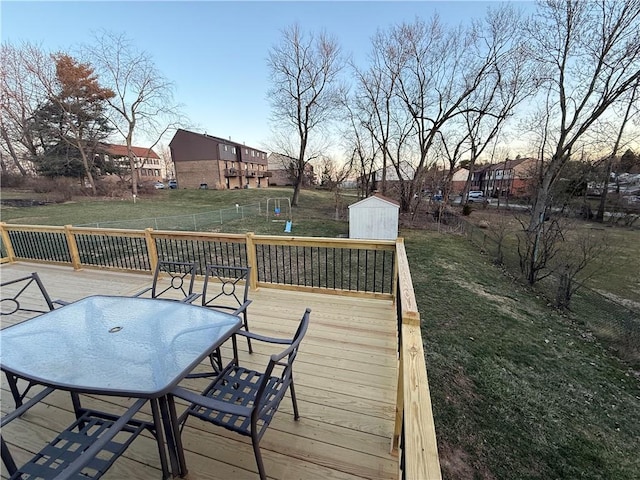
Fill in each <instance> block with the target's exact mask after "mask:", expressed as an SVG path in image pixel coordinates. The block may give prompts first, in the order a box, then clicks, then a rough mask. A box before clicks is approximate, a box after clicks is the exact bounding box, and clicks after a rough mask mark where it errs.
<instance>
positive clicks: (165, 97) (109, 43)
mask: <svg viewBox="0 0 640 480" xmlns="http://www.w3.org/2000/svg"><path fill="white" fill-rule="evenodd" d="M86 50H87V55H88V56H89V58H90V59H91V61H92V63H93V64H94V65H95V66H96V69H97V71H98V72H99V73H100V75H101V78H102V80H103V81H104V82H105V83H106V84H107V85H109V86H110V87H111V89H112V90H113V91H114V92H115V96H114V97H113V98H112V99H110V100H109V104H110V105H111V107H112V115H111V117H110V118H111V121H112V124H113V126H114V128H115V129H116V130H117V132H118V133H119V134H120V135H121V136H122V138H123V140H124V142H125V144H126V146H127V151H128V156H129V165H130V168H131V186H132V192H133V195H137V192H138V168H140V167H142V166H143V165H138V164H137V157H136V155H135V154H134V153H133V150H132V149H131V147H132V146H133V142H134V138H145V139H146V140H148V141H149V143H150V145H149V146H148V149H149V151H150V150H151V149H153V147H155V145H156V144H157V143H158V142H160V141H161V140H162V138H163V137H164V135H165V134H166V133H167V132H169V131H170V130H172V129H175V128H177V127H179V126H180V125H182V124H183V123H184V118H183V116H182V114H181V112H180V106H179V105H178V104H177V103H175V102H174V99H173V88H174V87H173V84H172V83H171V82H170V81H169V80H167V79H166V78H165V77H164V76H163V75H162V74H161V73H160V72H159V71H158V69H157V68H156V66H155V64H154V62H153V60H152V58H151V56H150V55H149V54H148V53H147V52H144V51H139V50H137V49H136V48H135V47H134V46H133V45H131V43H130V42H129V40H128V39H127V38H126V37H125V36H124V35H119V34H114V33H108V32H103V33H101V34H99V35H98V36H97V37H96V39H95V44H93V45H90V46H88V47H86Z"/></svg>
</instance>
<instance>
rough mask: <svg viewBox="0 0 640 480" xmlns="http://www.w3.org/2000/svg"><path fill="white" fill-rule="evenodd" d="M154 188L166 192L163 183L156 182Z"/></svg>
mask: <svg viewBox="0 0 640 480" xmlns="http://www.w3.org/2000/svg"><path fill="white" fill-rule="evenodd" d="M153 188H155V189H156V190H164V183H162V182H155V183H154V184H153Z"/></svg>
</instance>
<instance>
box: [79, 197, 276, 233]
mask: <svg viewBox="0 0 640 480" xmlns="http://www.w3.org/2000/svg"><path fill="white" fill-rule="evenodd" d="M264 213H265V209H264V207H262V206H261V204H260V203H254V204H249V205H237V206H234V207H230V208H222V209H220V210H214V211H211V212H202V213H190V214H184V215H173V216H168V217H150V218H136V219H132V220H115V221H109V222H95V223H85V224H82V225H75V226H76V227H96V228H124V229H131V230H143V229H145V228H153V229H154V230H179V231H183V232H184V231H199V232H206V231H208V230H212V229H214V228H216V227H217V226H218V225H223V224H224V223H226V222H231V221H234V220H243V219H245V218H251V217H257V216H260V215H262V214H264Z"/></svg>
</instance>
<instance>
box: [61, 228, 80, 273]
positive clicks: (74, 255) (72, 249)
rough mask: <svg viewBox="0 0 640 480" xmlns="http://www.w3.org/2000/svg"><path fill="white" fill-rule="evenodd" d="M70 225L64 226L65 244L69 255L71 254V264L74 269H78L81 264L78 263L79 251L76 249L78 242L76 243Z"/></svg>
mask: <svg viewBox="0 0 640 480" xmlns="http://www.w3.org/2000/svg"><path fill="white" fill-rule="evenodd" d="M72 228H73V226H72V225H65V226H64V235H65V236H66V237H67V245H68V246H69V255H70V256H71V264H72V265H73V269H74V270H80V269H81V268H82V264H81V263H80V251H79V250H78V244H77V243H76V236H75V235H74V234H73V232H72V231H71V229H72Z"/></svg>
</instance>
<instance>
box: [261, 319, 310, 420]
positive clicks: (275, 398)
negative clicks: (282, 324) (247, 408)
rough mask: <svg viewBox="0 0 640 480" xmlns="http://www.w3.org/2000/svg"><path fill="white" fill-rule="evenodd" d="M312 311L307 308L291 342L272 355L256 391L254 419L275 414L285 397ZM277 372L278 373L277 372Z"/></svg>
mask: <svg viewBox="0 0 640 480" xmlns="http://www.w3.org/2000/svg"><path fill="white" fill-rule="evenodd" d="M310 313H311V309H309V308H307V309H306V310H305V312H304V315H303V316H302V318H301V319H300V325H298V329H297V330H296V333H295V335H294V336H293V339H292V340H291V344H290V345H289V346H288V347H287V348H285V349H284V350H283V351H282V352H280V353H278V354H274V355H271V358H270V359H269V364H268V365H267V368H266V370H265V372H264V377H263V379H262V384H261V385H260V387H259V389H258V392H257V393H256V402H255V404H254V410H253V412H252V416H253V417H254V418H253V420H254V421H256V420H257V419H259V418H264V417H267V416H271V415H272V414H273V411H274V410H276V409H277V408H278V405H279V404H280V401H281V400H282V397H284V394H285V393H286V391H287V389H288V388H289V385H290V384H291V382H292V381H293V362H294V360H295V359H296V356H297V355H298V348H299V347H300V342H302V339H303V338H304V336H305V334H306V333H307V328H308V327H309V314H310ZM276 372H278V373H277V374H276ZM272 377H276V378H277V379H278V380H277V382H278V384H279V385H277V386H274V385H273V380H272Z"/></svg>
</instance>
